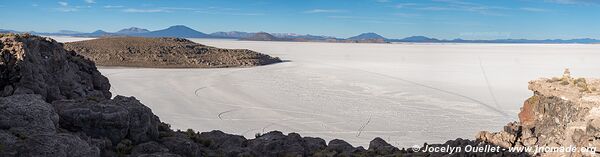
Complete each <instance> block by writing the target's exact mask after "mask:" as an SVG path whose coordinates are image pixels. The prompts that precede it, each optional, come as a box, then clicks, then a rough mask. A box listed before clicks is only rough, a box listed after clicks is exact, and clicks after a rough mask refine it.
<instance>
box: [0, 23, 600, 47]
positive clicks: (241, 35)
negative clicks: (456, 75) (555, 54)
mask: <svg viewBox="0 0 600 157" xmlns="http://www.w3.org/2000/svg"><path fill="white" fill-rule="evenodd" d="M0 33H25V32H20V31H15V30H5V29H0ZM28 33H31V34H37V35H47V36H75V37H102V36H138V37H179V38H221V39H240V40H256V41H309V42H310V41H312V42H356V43H363V42H364V43H391V42H412V43H584V44H588V43H600V40H598V39H590V38H582V39H569V40H563V39H546V40H529V39H495V40H464V39H453V40H445V39H436V38H429V37H425V36H412V37H407V38H403V39H389V38H385V37H383V36H381V35H379V34H377V33H362V34H359V35H357V36H353V37H350V38H336V37H331V36H320V35H310V34H306V35H301V34H294V33H267V32H257V33H250V32H240V31H231V32H215V33H210V34H206V33H203V32H199V31H196V30H194V29H192V28H189V27H186V26H184V25H175V26H171V27H169V28H166V29H162V30H155V31H150V30H147V29H143V28H137V27H131V28H125V29H122V30H119V31H117V32H106V31H103V30H97V31H94V32H91V33H82V32H78V31H71V30H60V31H58V32H54V33H42V32H28Z"/></svg>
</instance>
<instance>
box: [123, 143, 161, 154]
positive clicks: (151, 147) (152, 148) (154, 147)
mask: <svg viewBox="0 0 600 157" xmlns="http://www.w3.org/2000/svg"><path fill="white" fill-rule="evenodd" d="M166 152H169V149H168V148H166V147H165V146H163V145H161V144H160V143H158V142H154V141H151V142H146V143H142V144H139V145H137V146H135V147H133V149H132V150H131V156H142V155H144V154H147V155H152V154H157V153H159V154H160V153H166Z"/></svg>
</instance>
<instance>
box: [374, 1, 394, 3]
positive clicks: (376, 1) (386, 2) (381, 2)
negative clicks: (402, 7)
mask: <svg viewBox="0 0 600 157" xmlns="http://www.w3.org/2000/svg"><path fill="white" fill-rule="evenodd" d="M375 2H379V3H387V2H391V1H390V0H375Z"/></svg>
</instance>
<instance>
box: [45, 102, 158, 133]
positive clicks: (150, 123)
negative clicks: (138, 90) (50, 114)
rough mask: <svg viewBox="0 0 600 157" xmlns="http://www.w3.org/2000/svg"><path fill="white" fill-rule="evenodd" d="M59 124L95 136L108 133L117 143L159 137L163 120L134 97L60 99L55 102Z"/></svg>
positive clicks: (72, 130) (67, 128)
mask: <svg viewBox="0 0 600 157" xmlns="http://www.w3.org/2000/svg"><path fill="white" fill-rule="evenodd" d="M53 105H54V108H55V109H56V111H57V112H58V114H59V115H60V126H61V128H64V129H66V130H69V131H71V132H83V133H85V134H86V135H88V136H91V137H94V138H103V137H106V138H108V139H109V140H111V141H112V143H113V144H117V143H119V142H120V141H122V140H125V139H128V140H131V141H132V142H133V144H139V143H143V142H148V141H153V140H157V139H158V124H159V123H160V120H159V119H158V117H157V116H155V115H154V114H152V111H151V110H150V108H148V107H146V106H144V105H143V104H141V103H140V102H139V101H138V100H136V99H135V98H133V97H123V96H116V97H115V98H114V99H111V100H103V101H99V102H98V101H95V100H60V101H55V102H54V103H53Z"/></svg>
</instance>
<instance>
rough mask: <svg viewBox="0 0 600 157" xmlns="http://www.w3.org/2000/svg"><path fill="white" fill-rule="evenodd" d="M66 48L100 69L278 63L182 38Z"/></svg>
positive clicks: (112, 39) (68, 45)
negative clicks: (101, 67) (103, 67)
mask: <svg viewBox="0 0 600 157" xmlns="http://www.w3.org/2000/svg"><path fill="white" fill-rule="evenodd" d="M65 48H66V49H68V50H73V51H76V52H77V53H79V54H81V55H83V56H85V57H86V58H88V59H90V60H92V61H94V62H96V63H97V64H98V65H103V66H133V67H156V68H220V67H249V66H259V65H267V64H273V63H279V62H281V60H280V59H279V58H276V57H271V56H269V55H266V54H262V53H258V52H254V51H251V50H247V49H221V48H215V47H210V46H205V45H201V44H198V43H194V42H192V41H190V40H187V39H182V38H143V37H105V38H99V39H94V40H86V41H78V42H70V43H66V44H65Z"/></svg>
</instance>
